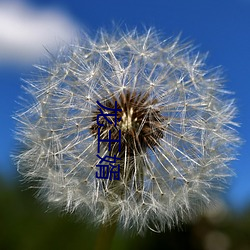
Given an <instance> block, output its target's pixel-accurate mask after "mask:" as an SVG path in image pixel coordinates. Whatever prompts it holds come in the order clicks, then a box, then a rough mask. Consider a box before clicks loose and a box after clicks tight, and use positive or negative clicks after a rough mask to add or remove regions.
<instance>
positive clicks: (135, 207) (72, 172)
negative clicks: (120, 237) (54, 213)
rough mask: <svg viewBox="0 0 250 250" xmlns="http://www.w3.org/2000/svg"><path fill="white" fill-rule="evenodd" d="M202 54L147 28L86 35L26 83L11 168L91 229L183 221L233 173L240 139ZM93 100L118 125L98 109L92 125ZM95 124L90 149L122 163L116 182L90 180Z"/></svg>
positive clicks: (228, 103)
mask: <svg viewBox="0 0 250 250" xmlns="http://www.w3.org/2000/svg"><path fill="white" fill-rule="evenodd" d="M204 58H205V57H204V56H202V55H200V54H199V53H197V52H195V50H194V48H193V46H192V45H191V44H190V43H181V42H180V41H179V38H176V39H172V38H171V39H167V40H161V39H160V35H159V34H158V33H157V32H156V31H155V30H153V29H149V30H146V32H145V33H143V34H140V33H139V32H137V30H132V31H126V32H121V31H118V32H116V33H113V34H109V33H108V32H106V31H103V30H102V31H100V32H99V33H98V35H97V36H96V38H95V39H92V38H90V37H88V35H86V34H83V38H82V39H80V41H79V42H77V43H75V44H73V45H70V46H67V47H66V48H64V49H62V50H60V52H59V53H58V55H57V56H56V57H55V56H52V57H51V61H50V63H47V64H46V66H41V65H39V66H36V67H37V68H38V69H39V72H40V73H39V74H40V75H39V76H38V77H36V78H34V79H35V80H34V79H32V80H26V83H27V84H26V87H25V90H26V91H27V92H28V94H29V96H31V97H32V101H30V102H29V104H28V105H27V106H25V108H24V109H23V110H21V111H20V112H18V113H17V115H16V116H15V118H16V119H17V120H18V123H19V129H18V132H17V135H18V139H19V141H20V142H21V144H22V146H23V148H24V150H23V151H22V152H21V153H20V154H19V155H17V156H16V162H17V166H18V171H19V172H20V173H21V174H22V175H23V176H24V177H25V178H26V179H27V180H32V181H36V182H35V183H36V184H35V187H36V188H37V190H38V195H39V196H40V197H41V198H42V200H43V201H47V202H48V204H50V205H52V206H55V207H57V208H60V209H61V210H62V211H66V212H70V213H73V212H76V213H78V214H79V215H80V216H83V217H84V216H85V217H86V216H87V217H88V218H91V219H92V221H94V222H95V223H96V224H104V223H112V222H113V221H117V223H118V224H119V226H120V227H121V228H123V229H131V228H134V229H135V230H136V231H137V232H138V233H140V232H143V231H145V229H146V228H150V229H152V230H154V231H164V228H165V227H166V226H168V227H169V228H170V227H172V226H175V225H178V224H179V223H181V222H183V221H187V220H190V219H192V218H193V216H195V215H196V214H199V213H201V212H203V211H204V209H205V208H207V207H208V206H210V205H211V204H213V203H214V200H215V196H214V195H216V192H217V191H222V190H223V189H224V187H225V186H226V184H227V180H228V177H230V176H232V175H233V172H232V170H231V169H230V168H229V166H228V164H229V162H230V161H231V160H233V159H234V155H235V146H236V145H237V144H238V142H239V138H238V135H237V133H236V131H235V126H237V124H236V123H235V122H234V121H233V119H234V116H235V113H236V109H235V105H234V101H233V100H231V99H230V95H229V92H227V91H225V90H223V84H222V82H223V80H222V78H221V76H220V73H219V72H218V70H215V69H214V70H207V69H206V67H205V65H204ZM97 101H98V102H99V103H100V104H102V105H104V106H106V107H108V108H110V109H114V108H115V105H117V108H118V109H119V110H121V111H118V112H117V118H118V119H117V124H116V126H114V122H115V121H114V118H112V117H111V118H110V121H107V120H106V119H104V118H103V117H100V116H99V123H100V124H102V126H101V127H100V126H98V121H97V116H98V115H100V114H101V113H103V112H105V111H104V110H102V109H101V108H100V106H99V105H98V104H97ZM98 128H100V135H99V137H100V138H99V139H100V140H102V141H101V143H100V153H99V156H100V157H104V156H105V155H108V156H109V157H114V156H116V157H117V159H118V158H119V160H118V163H119V164H120V179H119V180H114V179H113V180H112V179H111V180H110V179H98V178H96V172H97V167H96V165H97V164H98V161H99V160H100V159H98V157H97V146H98ZM119 131H120V136H121V138H120V139H121V141H120V142H117V141H116V140H118V137H119ZM109 133H110V134H111V137H112V140H114V142H112V143H111V145H109V143H107V142H105V139H106V140H107V138H108V137H109ZM119 143H120V145H119ZM109 146H110V149H109ZM119 147H120V150H119Z"/></svg>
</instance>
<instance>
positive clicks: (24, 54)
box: [0, 2, 76, 64]
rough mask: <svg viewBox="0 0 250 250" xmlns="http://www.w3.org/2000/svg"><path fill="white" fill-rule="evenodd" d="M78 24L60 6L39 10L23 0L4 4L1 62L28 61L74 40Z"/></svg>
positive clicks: (1, 6)
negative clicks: (62, 43)
mask: <svg viewBox="0 0 250 250" xmlns="http://www.w3.org/2000/svg"><path fill="white" fill-rule="evenodd" d="M75 32H76V25H75V24H74V23H73V21H71V20H70V18H69V17H67V16H66V15H65V14H64V13H62V12H60V11H59V10H56V9H50V10H46V11H45V10H42V11H41V10H39V9H35V8H34V7H33V8H32V7H30V6H28V5H27V4H24V3H22V2H14V3H13V2H12V3H6V2H5V3H0V64H2V63H5V62H18V63H27V62H31V61H35V60H38V58H40V57H41V56H42V55H44V54H45V49H44V47H46V48H48V49H49V50H51V51H53V50H54V49H55V48H56V47H57V46H58V44H60V43H61V42H65V41H66V42H70V41H71V40H72V37H73V36H74V34H75Z"/></svg>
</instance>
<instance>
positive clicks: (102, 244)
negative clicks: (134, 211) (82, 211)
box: [94, 221, 117, 250]
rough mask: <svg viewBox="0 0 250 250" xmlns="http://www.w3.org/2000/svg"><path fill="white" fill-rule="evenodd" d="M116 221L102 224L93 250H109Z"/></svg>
mask: <svg viewBox="0 0 250 250" xmlns="http://www.w3.org/2000/svg"><path fill="white" fill-rule="evenodd" d="M116 226H117V221H115V222H113V223H112V224H110V223H106V224H102V225H101V226H100V228H99V231H98V234H97V238H96V245H95V248H94V250H109V249H111V246H112V241H113V238H114V235H115V232H116Z"/></svg>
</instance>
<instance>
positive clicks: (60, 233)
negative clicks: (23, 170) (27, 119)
mask: <svg viewBox="0 0 250 250" xmlns="http://www.w3.org/2000/svg"><path fill="white" fill-rule="evenodd" d="M18 186H19V187H20V186H21V187H22V190H20V189H18V188H17V187H18ZM33 196H34V192H33V191H31V190H28V189H27V188H26V187H25V186H24V185H20V183H18V185H11V186H10V185H6V184H5V183H3V182H1V181H0V223H1V224H0V225H1V227H0V249H1V250H50V249H51V250H52V249H53V250H55V249H62V250H72V249H86V250H91V249H93V247H94V245H95V239H96V235H97V230H96V229H95V228H92V226H89V225H86V224H84V223H82V222H79V221H77V220H76V218H75V217H74V216H72V215H63V216H59V215H58V213H57V212H51V211H47V212H44V211H45V210H46V209H45V208H44V207H43V206H41V203H40V202H39V201H37V200H36V199H34V197H33ZM249 239H250V209H248V210H246V211H245V212H244V213H242V214H228V215H225V217H223V218H222V219H220V220H217V219H216V220H211V219H209V217H203V218H200V219H199V220H197V221H196V222H195V223H194V224H190V225H183V227H182V228H181V229H173V230H172V231H167V232H166V233H160V234H157V233H153V232H150V231H148V232H147V233H146V235H145V236H144V237H140V236H133V235H132V236H131V235H129V234H128V233H127V234H124V233H121V232H120V231H119V230H118V231H117V233H116V235H115V238H114V241H113V245H112V250H116V249H119V250H128V249H129V250H140V249H143V250H149V249H171V250H179V249H180V250H182V249H185V250H188V249H191V250H203V249H204V250H210V249H211V250H217V249H219V250H243V249H244V250H247V249H250V244H249V242H250V241H249Z"/></svg>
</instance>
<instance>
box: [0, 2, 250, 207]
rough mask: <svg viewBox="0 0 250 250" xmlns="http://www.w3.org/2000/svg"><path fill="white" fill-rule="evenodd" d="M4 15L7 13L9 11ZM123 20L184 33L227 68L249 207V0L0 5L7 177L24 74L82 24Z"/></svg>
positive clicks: (233, 191)
mask: <svg viewBox="0 0 250 250" xmlns="http://www.w3.org/2000/svg"><path fill="white" fill-rule="evenodd" d="M3 13H4V14H3ZM112 21H114V22H115V23H116V24H121V25H127V26H128V27H129V28H133V27H135V26H137V27H139V28H143V25H145V26H146V27H150V26H154V27H155V28H156V29H157V30H160V31H161V32H162V33H163V34H164V35H165V36H166V37H169V36H173V35H178V34H179V33H181V34H182V36H181V37H182V38H183V39H187V40H191V41H193V42H194V44H195V45H198V49H199V50H200V51H201V52H207V51H209V56H208V59H207V64H208V65H209V66H210V67H213V66H220V65H221V66H222V68H223V70H224V75H225V79H226V82H225V88H226V89H228V90H231V91H233V92H235V98H236V102H237V106H238V109H239V114H238V118H237V121H238V122H239V123H240V124H241V127H240V128H239V133H240V136H241V137H242V139H243V141H244V144H243V145H242V147H241V148H240V150H239V156H238V160H237V161H235V162H233V163H232V167H233V168H234V169H235V172H236V173H237V177H236V178H233V179H232V185H231V188H230V190H229V192H228V194H227V199H228V200H229V202H230V203H231V204H232V205H233V206H234V207H238V208H242V207H243V206H244V205H246V204H250V168H249V163H250V157H249V154H250V143H249V141H250V132H249V131H250V129H249V125H250V111H249V104H250V102H249V100H250V81H249V79H250V0H188V1H187V0H126V1H119V0H105V1H104V0H91V1H85V0H81V1H76V0H71V1H66V0H64V1H63V0H61V1H56V0H54V1H51V0H50V1H49V0H37V1H34V0H33V1H32V0H30V1H15V2H13V1H8V4H7V1H6V3H5V2H4V1H1V2H0V83H1V91H0V96H1V97H0V114H1V125H0V127H1V129H0V138H1V143H0V175H1V176H4V178H5V179H8V180H14V179H16V177H15V173H16V172H15V168H14V167H13V166H12V167H11V160H10V154H11V152H12V151H13V150H15V141H14V139H13V130H14V128H15V121H14V120H13V119H12V118H11V116H12V115H13V113H14V111H15V110H17V108H18V104H17V103H16V102H17V100H18V96H20V95H22V89H21V84H22V81H21V78H22V77H25V76H28V75H29V72H31V71H34V70H33V69H32V67H31V65H32V64H34V63H35V62H38V61H39V58H41V57H42V56H44V54H46V52H45V50H44V48H43V45H46V46H48V48H50V49H51V50H53V49H54V47H55V46H56V44H58V40H57V39H55V36H56V37H60V39H62V40H66V41H67V40H70V39H71V38H72V35H73V34H74V33H75V32H76V30H77V29H78V27H80V28H83V29H87V30H88V31H89V32H90V34H94V33H95V31H96V30H97V29H98V28H100V27H106V28H108V27H111V24H112Z"/></svg>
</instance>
